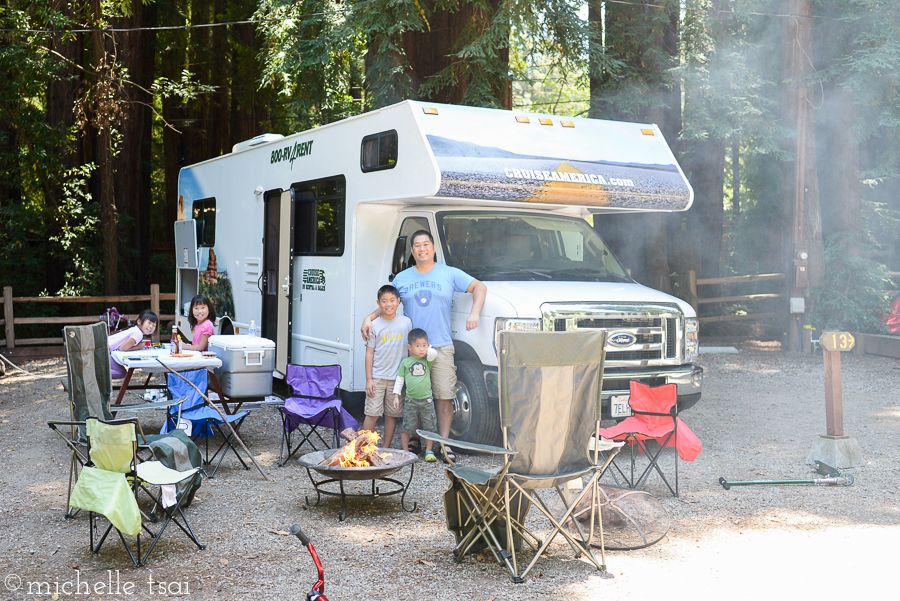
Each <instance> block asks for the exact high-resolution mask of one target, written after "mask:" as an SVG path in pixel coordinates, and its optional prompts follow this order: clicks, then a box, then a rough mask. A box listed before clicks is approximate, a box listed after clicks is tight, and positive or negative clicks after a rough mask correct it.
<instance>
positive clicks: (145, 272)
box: [115, 0, 156, 294]
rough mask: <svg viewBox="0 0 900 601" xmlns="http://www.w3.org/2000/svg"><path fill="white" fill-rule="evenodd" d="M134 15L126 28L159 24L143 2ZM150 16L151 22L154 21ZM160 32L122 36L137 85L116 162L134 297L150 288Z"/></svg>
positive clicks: (135, 0) (125, 109)
mask: <svg viewBox="0 0 900 601" xmlns="http://www.w3.org/2000/svg"><path fill="white" fill-rule="evenodd" d="M131 11H132V13H131V16H130V17H128V18H125V19H121V20H120V24H121V25H122V26H123V27H126V28H139V27H144V26H148V25H152V24H153V19H152V17H153V14H154V13H155V9H153V8H152V5H150V6H147V7H146V8H145V7H144V4H143V2H141V0H132V3H131ZM148 17H149V18H148ZM155 37H156V36H155V33H154V32H152V31H129V32H125V33H122V34H120V38H119V40H118V42H119V50H120V55H119V58H120V62H121V63H122V66H123V67H124V68H126V69H128V78H129V80H130V81H131V82H133V83H134V84H137V85H130V86H128V88H127V90H126V92H127V101H126V102H124V103H123V104H122V113H123V119H122V123H121V125H120V127H119V130H120V132H121V134H122V148H121V149H120V150H119V154H118V156H116V158H115V190H116V196H117V198H118V202H117V203H116V204H117V208H118V214H119V215H120V216H127V217H128V218H130V219H125V220H122V221H123V223H122V224H121V225H120V227H119V232H120V233H121V237H122V243H123V249H129V250H130V251H131V252H129V253H127V254H126V255H125V256H124V257H123V262H124V264H125V265H124V267H125V272H126V273H127V274H128V276H130V277H129V278H128V280H127V281H126V282H123V284H124V285H125V288H126V289H127V290H129V291H130V292H131V293H132V294H138V293H142V292H143V293H146V291H147V290H148V289H149V288H148V286H149V284H150V282H149V270H150V253H149V252H148V251H149V249H150V242H151V236H150V221H151V216H150V215H151V208H152V205H153V198H152V194H151V192H152V190H151V188H152V181H151V170H150V161H151V143H152V136H153V134H152V114H151V111H150V109H149V108H148V106H147V105H151V104H152V103H153V97H152V95H150V94H149V93H147V92H145V91H144V90H149V89H150V87H151V86H152V85H153V79H154V68H155V43H154V42H155Z"/></svg>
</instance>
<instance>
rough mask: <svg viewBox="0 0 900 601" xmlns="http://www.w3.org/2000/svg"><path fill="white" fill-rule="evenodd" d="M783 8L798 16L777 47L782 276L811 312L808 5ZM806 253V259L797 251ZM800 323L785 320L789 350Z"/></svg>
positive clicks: (815, 257) (787, 1)
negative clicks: (786, 134)
mask: <svg viewBox="0 0 900 601" xmlns="http://www.w3.org/2000/svg"><path fill="white" fill-rule="evenodd" d="M783 10H784V11H785V12H787V13H788V14H794V15H801V16H800V17H799V18H795V19H785V20H784V29H783V36H784V38H783V46H782V50H783V53H782V59H783V68H782V77H783V81H784V84H783V92H784V102H783V110H784V112H783V115H784V123H785V125H787V126H788V127H791V128H792V129H794V130H795V131H796V132H797V136H796V137H793V138H790V139H788V140H786V141H785V150H788V151H789V152H791V154H792V155H793V156H794V160H793V161H790V162H789V163H787V164H786V165H785V177H784V186H785V196H784V200H785V217H786V218H787V223H788V224H791V226H790V227H786V228H785V245H784V248H785V272H786V273H788V274H791V280H790V282H791V285H790V288H791V296H792V297H799V296H802V297H805V298H806V299H807V303H806V311H807V312H809V311H810V310H811V309H812V304H811V300H812V298H811V296H810V294H809V291H810V290H811V289H813V288H816V287H819V286H821V285H822V283H823V282H824V266H825V258H824V245H823V242H822V219H821V213H820V205H819V186H818V172H817V165H816V146H815V142H816V134H815V113H814V111H813V110H812V101H813V99H812V97H811V95H810V92H809V89H808V87H807V85H806V83H805V81H804V80H803V78H804V77H806V76H809V75H810V74H811V73H813V71H814V69H813V64H812V57H813V54H814V53H813V49H812V44H811V39H812V26H813V23H812V19H811V18H809V15H812V2H811V0H784V5H783ZM800 252H806V253H807V254H808V260H805V261H804V260H802V259H800V258H799V257H798V253H800ZM799 326H800V324H799V321H798V320H796V319H792V320H791V327H790V329H789V347H790V349H791V350H794V351H799V350H800V327H799Z"/></svg>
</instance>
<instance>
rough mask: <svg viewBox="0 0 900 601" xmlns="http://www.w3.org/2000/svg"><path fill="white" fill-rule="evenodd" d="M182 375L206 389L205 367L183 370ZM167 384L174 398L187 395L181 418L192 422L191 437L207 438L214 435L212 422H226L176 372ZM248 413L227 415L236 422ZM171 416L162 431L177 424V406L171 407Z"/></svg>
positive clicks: (228, 419)
mask: <svg viewBox="0 0 900 601" xmlns="http://www.w3.org/2000/svg"><path fill="white" fill-rule="evenodd" d="M181 375H182V376H184V377H185V378H187V379H188V380H190V381H191V382H192V383H193V384H194V386H196V387H197V388H199V389H200V390H206V386H207V382H208V380H209V372H208V371H207V370H205V369H197V370H194V371H186V372H181ZM166 384H167V385H168V387H169V393H170V394H171V395H172V398H173V399H177V398H181V397H187V398H186V399H185V400H184V401H183V402H182V403H181V418H182V419H185V420H188V421H189V422H191V438H206V437H207V436H212V435H213V429H212V425H211V423H218V424H222V423H224V422H223V421H222V416H220V415H219V413H218V412H217V411H216V410H215V409H213V408H211V407H209V406H207V404H206V402H205V401H204V400H203V397H202V396H200V394H199V393H198V392H197V391H196V390H194V388H193V386H191V385H190V384H188V383H187V382H185V381H184V380H182V379H181V378H179V377H178V376H177V375H175V374H168V376H167V378H166ZM245 415H247V412H246V411H242V412H240V413H235V414H234V415H225V419H226V420H227V421H228V422H234V421H237V420H239V419H241V418H242V417H244V416H245ZM169 418H170V419H167V420H166V423H165V424H163V428H162V433H163V434H165V433H166V432H168V431H169V430H171V429H173V427H176V426H175V423H174V421H175V420H176V419H177V418H178V408H177V406H174V407H170V408H169Z"/></svg>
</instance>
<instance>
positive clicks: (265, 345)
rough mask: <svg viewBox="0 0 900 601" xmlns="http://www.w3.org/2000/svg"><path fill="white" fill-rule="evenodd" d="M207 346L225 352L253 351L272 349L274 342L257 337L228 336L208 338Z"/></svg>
mask: <svg viewBox="0 0 900 601" xmlns="http://www.w3.org/2000/svg"><path fill="white" fill-rule="evenodd" d="M209 346H215V347H217V348H220V349H223V350H226V351H242V350H243V351H247V350H253V351H255V350H260V349H263V350H266V349H274V348H275V342H274V341H272V340H269V339H268V338H259V337H258V336H247V335H245V334H232V335H229V336H223V335H218V336H210V337H209Z"/></svg>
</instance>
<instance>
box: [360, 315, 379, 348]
mask: <svg viewBox="0 0 900 601" xmlns="http://www.w3.org/2000/svg"><path fill="white" fill-rule="evenodd" d="M379 317H381V307H378V308H377V309H375V310H374V311H372V312H371V313H369V314H368V315H367V316H366V318H365V319H364V320H363V322H362V327H361V328H360V329H359V331H360V332H361V333H362V337H363V340H366V341H367V340H369V336H371V335H372V322H373V321H375V320H376V319H378V318H379Z"/></svg>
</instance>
